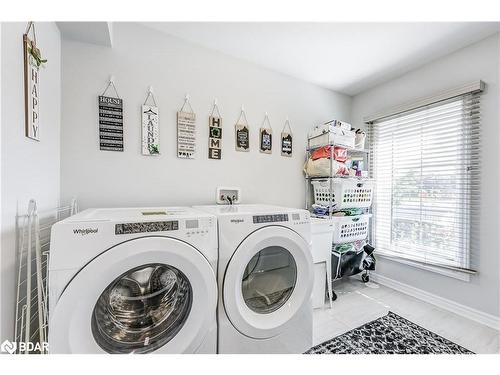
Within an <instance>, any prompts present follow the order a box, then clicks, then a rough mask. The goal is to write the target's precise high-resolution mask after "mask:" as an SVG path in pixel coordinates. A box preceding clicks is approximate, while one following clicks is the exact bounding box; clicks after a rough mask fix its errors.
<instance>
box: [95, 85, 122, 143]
mask: <svg viewBox="0 0 500 375" xmlns="http://www.w3.org/2000/svg"><path fill="white" fill-rule="evenodd" d="M99 142H100V149H101V150H103V151H123V100H122V99H120V98H113V97H110V96H104V95H100V96H99Z"/></svg>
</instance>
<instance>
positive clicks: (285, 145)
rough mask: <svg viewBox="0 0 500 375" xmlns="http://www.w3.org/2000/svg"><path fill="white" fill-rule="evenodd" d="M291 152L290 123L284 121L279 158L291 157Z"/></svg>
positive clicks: (291, 136)
mask: <svg viewBox="0 0 500 375" xmlns="http://www.w3.org/2000/svg"><path fill="white" fill-rule="evenodd" d="M292 151H293V135H292V128H291V126H290V121H288V119H287V120H286V121H285V126H284V127H283V130H282V131H281V156H288V157H291V156H292Z"/></svg>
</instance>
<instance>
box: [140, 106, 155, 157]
mask: <svg viewBox="0 0 500 375" xmlns="http://www.w3.org/2000/svg"><path fill="white" fill-rule="evenodd" d="M141 108H142V110H141V113H142V154H143V155H159V154H160V131H159V117H158V107H157V106H153V105H148V104H144V105H142V107H141Z"/></svg>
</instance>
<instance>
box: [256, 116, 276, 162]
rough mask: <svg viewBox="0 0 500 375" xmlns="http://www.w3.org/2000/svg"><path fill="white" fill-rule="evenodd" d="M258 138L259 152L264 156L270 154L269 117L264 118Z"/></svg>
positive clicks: (271, 143)
mask: <svg viewBox="0 0 500 375" xmlns="http://www.w3.org/2000/svg"><path fill="white" fill-rule="evenodd" d="M259 133H260V136H259V150H260V152H263V153H265V154H270V153H272V149H273V129H272V128H271V123H270V122H269V117H268V116H267V113H266V116H265V117H264V121H263V122H262V126H261V128H260V132H259Z"/></svg>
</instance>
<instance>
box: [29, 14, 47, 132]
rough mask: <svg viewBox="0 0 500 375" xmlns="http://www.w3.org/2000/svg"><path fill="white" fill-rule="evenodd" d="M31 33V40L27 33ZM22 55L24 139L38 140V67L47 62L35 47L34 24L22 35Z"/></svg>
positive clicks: (31, 23)
mask: <svg viewBox="0 0 500 375" xmlns="http://www.w3.org/2000/svg"><path fill="white" fill-rule="evenodd" d="M30 31H31V32H32V35H33V39H30V37H29V33H30ZM23 55H24V128H25V134H26V137H28V138H31V139H34V140H36V141H39V140H40V66H42V64H44V63H46V62H47V60H44V59H42V57H41V52H40V50H39V49H38V47H37V45H36V33H35V24H34V23H33V22H29V23H28V27H27V29H26V32H25V33H24V34H23Z"/></svg>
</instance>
